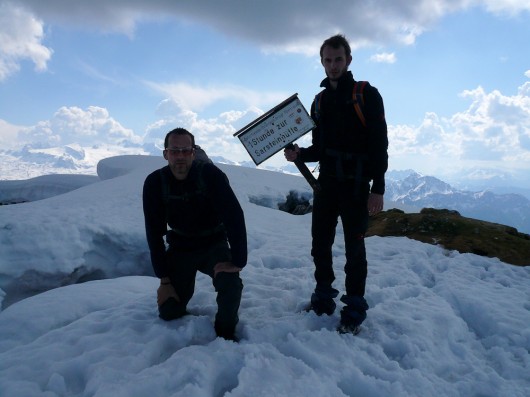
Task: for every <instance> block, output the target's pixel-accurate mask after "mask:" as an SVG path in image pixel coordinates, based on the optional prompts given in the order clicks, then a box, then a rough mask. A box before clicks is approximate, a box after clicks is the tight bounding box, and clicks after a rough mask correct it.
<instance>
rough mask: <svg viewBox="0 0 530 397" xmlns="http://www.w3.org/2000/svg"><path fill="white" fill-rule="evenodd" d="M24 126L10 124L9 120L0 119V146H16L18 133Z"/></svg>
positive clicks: (4, 147) (5, 147)
mask: <svg viewBox="0 0 530 397" xmlns="http://www.w3.org/2000/svg"><path fill="white" fill-rule="evenodd" d="M23 128H24V127H22V126H17V125H13V124H9V123H8V122H7V121H5V120H2V119H0V148H2V149H10V148H15V147H16V140H17V135H18V133H19V132H20V131H21V130H22V129H23Z"/></svg>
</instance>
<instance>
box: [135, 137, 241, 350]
mask: <svg viewBox="0 0 530 397" xmlns="http://www.w3.org/2000/svg"><path fill="white" fill-rule="evenodd" d="M164 148H165V149H164V152H163V154H164V158H165V159H166V160H167V162H168V165H167V166H165V167H163V168H161V169H159V170H156V171H154V172H153V173H151V174H150V175H148V176H147V178H146V179H145V183H144V188H143V209H144V217H145V230H146V236H147V243H148V245H149V250H150V252H151V262H152V264H153V269H154V272H155V275H156V276H157V277H158V278H160V287H159V288H158V291H157V303H158V310H159V316H160V318H162V319H164V320H166V321H169V320H173V319H176V318H179V317H182V316H184V315H186V314H187V311H186V306H187V304H188V302H189V300H190V299H191V297H192V296H193V292H194V289H195V276H196V274H197V271H200V272H202V273H204V274H207V275H208V276H210V277H211V278H212V280H213V286H214V287H215V290H216V292H217V307H218V310H217V314H216V316H215V332H216V334H217V336H220V337H222V338H225V339H228V340H237V338H236V336H235V328H236V325H237V323H238V320H239V318H238V315H237V313H238V309H239V305H240V302H241V293H242V290H243V283H242V281H241V278H240V277H239V272H240V271H241V269H242V268H243V267H244V266H245V265H246V261H247V235H246V227H245V218H244V215H243V210H242V209H241V206H240V205H239V202H238V200H237V198H236V196H235V194H234V192H233V190H232V188H231V187H230V184H229V182H228V178H227V177H226V175H225V174H224V173H223V172H222V171H221V170H220V169H219V168H217V167H216V166H215V165H213V164H212V163H211V162H210V163H207V162H202V161H193V160H194V158H195V148H196V146H195V138H194V136H193V135H192V134H191V133H190V132H189V131H187V130H185V129H184V128H176V129H174V130H172V131H170V132H168V134H167V135H166V138H165V140H164ZM168 226H169V228H170V230H168ZM164 236H166V242H167V244H168V248H167V250H166V246H165V244H164Z"/></svg>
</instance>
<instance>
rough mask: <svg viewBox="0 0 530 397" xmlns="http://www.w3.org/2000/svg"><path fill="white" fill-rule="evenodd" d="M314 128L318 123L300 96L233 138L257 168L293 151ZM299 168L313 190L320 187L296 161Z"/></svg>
mask: <svg viewBox="0 0 530 397" xmlns="http://www.w3.org/2000/svg"><path fill="white" fill-rule="evenodd" d="M313 128H315V122H314V121H313V119H312V118H311V116H309V114H308V113H307V110H306V109H305V108H304V106H303V105H302V102H300V99H298V96H297V94H294V95H292V96H291V97H289V98H287V99H286V100H285V101H283V102H282V103H280V104H279V105H277V106H275V107H274V108H272V109H271V110H269V111H268V112H266V113H265V114H263V115H262V116H260V117H258V118H257V119H256V120H254V121H252V122H251V123H250V124H248V125H246V126H245V127H243V128H242V129H240V130H239V131H238V132H236V133H235V134H234V136H236V137H238V138H239V140H240V141H241V143H242V144H243V146H244V147H245V149H246V150H247V152H248V154H249V155H250V157H251V158H252V160H253V161H254V163H255V164H256V165H259V164H261V163H262V162H264V161H265V160H267V159H268V158H269V157H271V156H273V155H275V154H276V153H278V152H279V151H280V150H282V149H284V148H286V147H287V148H294V147H293V142H294V141H295V140H296V139H298V138H300V137H301V136H303V135H304V134H306V133H308V132H309V131H311V130H312V129H313ZM294 163H295V165H296V167H297V168H298V170H299V171H300V173H301V174H302V175H303V176H304V178H305V179H306V180H307V181H308V182H309V184H310V185H311V187H312V188H313V189H314V190H319V189H320V186H319V184H318V181H317V180H316V179H315V177H314V176H313V174H312V173H311V171H309V169H308V168H307V165H306V164H305V163H304V162H302V161H301V160H299V159H297V160H296V161H295V162H294Z"/></svg>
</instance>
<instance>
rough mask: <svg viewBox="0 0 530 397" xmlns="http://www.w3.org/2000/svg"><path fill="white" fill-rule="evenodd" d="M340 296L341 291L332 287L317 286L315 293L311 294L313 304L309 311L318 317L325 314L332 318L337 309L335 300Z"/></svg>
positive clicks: (310, 305)
mask: <svg viewBox="0 0 530 397" xmlns="http://www.w3.org/2000/svg"><path fill="white" fill-rule="evenodd" d="M338 294H339V291H337V290H336V289H335V288H332V287H331V286H322V285H317V287H316V288H315V292H313V294H311V303H310V304H309V306H308V308H307V311H313V312H315V313H316V315H317V316H321V315H323V314H327V315H328V316H331V315H332V314H333V312H334V311H335V308H336V307H337V304H336V303H335V301H334V300H333V298H336V297H337V295H338Z"/></svg>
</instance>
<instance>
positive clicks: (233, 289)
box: [159, 240, 243, 336]
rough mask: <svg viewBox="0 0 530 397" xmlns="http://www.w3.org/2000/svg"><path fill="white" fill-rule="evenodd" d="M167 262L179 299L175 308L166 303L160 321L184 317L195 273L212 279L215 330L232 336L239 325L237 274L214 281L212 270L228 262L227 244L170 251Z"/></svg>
mask: <svg viewBox="0 0 530 397" xmlns="http://www.w3.org/2000/svg"><path fill="white" fill-rule="evenodd" d="M167 260H168V261H169V263H170V264H171V273H170V275H169V278H170V280H171V284H172V285H173V287H174V288H175V291H176V292H177V295H178V296H179V298H180V302H178V304H176V303H174V302H172V303H171V302H168V304H167V305H165V304H162V305H161V306H160V307H159V312H160V317H161V318H163V319H164V320H172V319H175V318H178V317H181V316H183V315H184V314H186V306H187V305H188V302H189V301H190V299H191V298H192V296H193V293H194V291H195V277H196V276H197V271H200V272H201V273H204V274H207V275H208V276H210V277H211V278H212V283H213V286H214V288H215V291H216V292H217V314H216V316H215V330H216V332H217V334H218V335H220V336H231V335H232V334H233V333H234V329H235V327H236V325H237V323H238V321H239V318H238V315H237V313H238V310H239V305H240V303H241V295H242V291H243V282H242V281H241V278H240V277H239V273H224V272H223V273H217V276H215V277H214V270H213V269H214V266H215V265H216V264H217V263H219V262H229V261H230V260H231V256H230V249H229V246H228V242H227V241H226V240H221V241H219V242H216V243H214V244H211V245H209V246H207V247H203V248H202V249H201V250H196V251H188V252H187V251H182V250H180V249H176V248H172V247H171V246H170V247H169V249H168V251H167Z"/></svg>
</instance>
